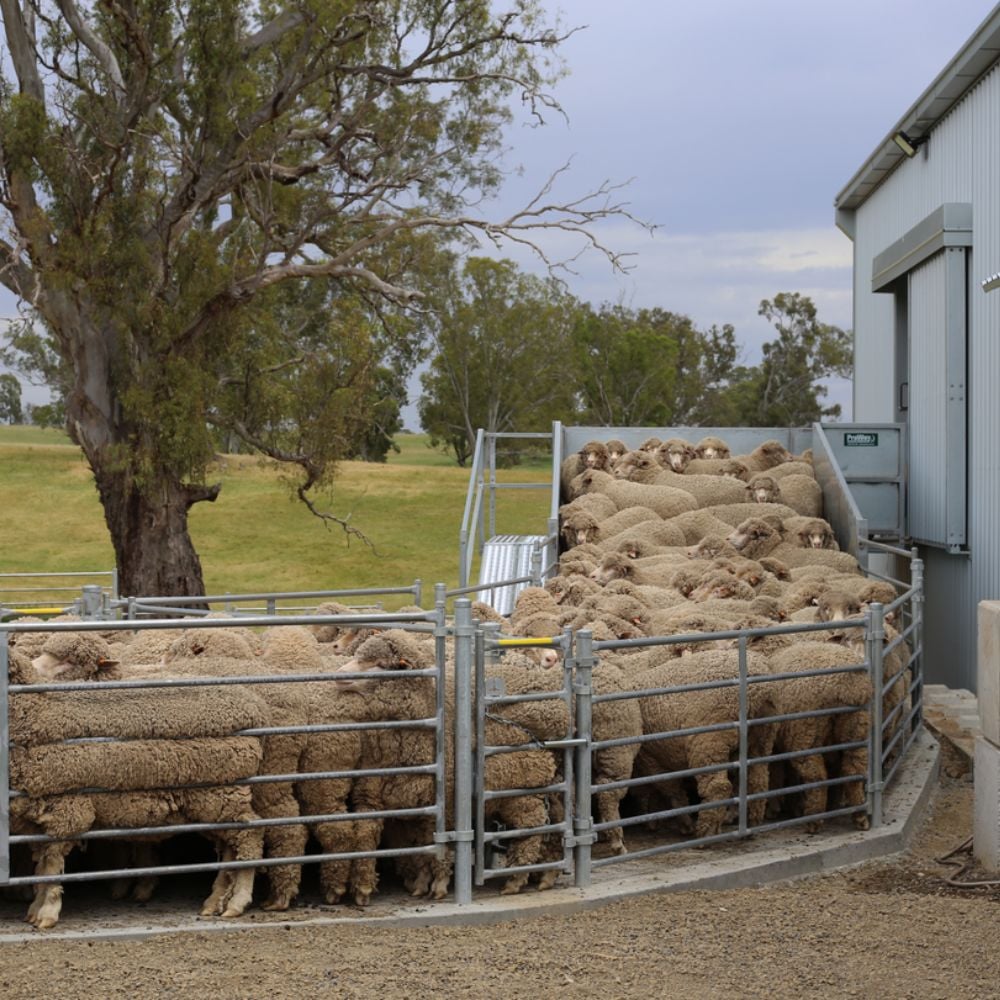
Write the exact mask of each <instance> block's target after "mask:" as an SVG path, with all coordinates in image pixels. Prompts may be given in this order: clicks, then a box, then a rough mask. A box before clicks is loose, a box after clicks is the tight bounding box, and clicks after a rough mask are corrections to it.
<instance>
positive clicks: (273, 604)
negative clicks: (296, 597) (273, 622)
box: [267, 597, 278, 618]
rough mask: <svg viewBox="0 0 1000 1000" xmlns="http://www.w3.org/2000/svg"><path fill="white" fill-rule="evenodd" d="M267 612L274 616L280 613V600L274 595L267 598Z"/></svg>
mask: <svg viewBox="0 0 1000 1000" xmlns="http://www.w3.org/2000/svg"><path fill="white" fill-rule="evenodd" d="M267 613H268V614H269V615H271V617H272V618H273V617H274V615H276V614H277V613H278V602H277V600H275V598H273V597H269V598H268V599H267Z"/></svg>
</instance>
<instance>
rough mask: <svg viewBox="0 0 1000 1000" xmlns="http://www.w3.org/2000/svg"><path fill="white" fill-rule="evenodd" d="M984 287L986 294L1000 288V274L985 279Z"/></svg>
mask: <svg viewBox="0 0 1000 1000" xmlns="http://www.w3.org/2000/svg"><path fill="white" fill-rule="evenodd" d="M982 285H983V291H984V292H992V291H993V290H994V289H996V288H1000V272H998V273H997V274H991V275H990V276H989V277H988V278H984V279H983V282H982Z"/></svg>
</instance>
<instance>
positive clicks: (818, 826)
mask: <svg viewBox="0 0 1000 1000" xmlns="http://www.w3.org/2000/svg"><path fill="white" fill-rule="evenodd" d="M822 829H823V823H822V821H816V822H814V823H806V833H819V832H820V831H821V830H822Z"/></svg>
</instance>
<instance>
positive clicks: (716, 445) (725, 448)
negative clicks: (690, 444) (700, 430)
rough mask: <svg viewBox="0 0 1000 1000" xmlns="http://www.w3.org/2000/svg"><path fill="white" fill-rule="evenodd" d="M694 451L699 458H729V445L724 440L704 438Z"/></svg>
mask: <svg viewBox="0 0 1000 1000" xmlns="http://www.w3.org/2000/svg"><path fill="white" fill-rule="evenodd" d="M694 450H695V453H696V454H697V456H698V457H699V458H729V445H728V444H726V442H725V441H723V440H722V438H717V437H711V436H709V437H703V438H702V439H701V440H700V441H699V442H698V443H697V444H696V445H695V449H694Z"/></svg>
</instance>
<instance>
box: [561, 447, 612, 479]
mask: <svg viewBox="0 0 1000 1000" xmlns="http://www.w3.org/2000/svg"><path fill="white" fill-rule="evenodd" d="M609 468H610V459H609V457H608V449H607V448H606V447H605V445H604V444H603V443H602V442H600V441H588V442H587V443H586V444H585V445H584V446H583V447H582V448H581V449H580V450H579V451H578V452H577V453H576V454H575V455H570V456H568V457H567V458H565V459H563V463H562V469H561V470H560V480H561V482H562V487H563V490H564V491H565V490H566V488H567V487H568V486H569V484H570V482H571V481H572V480H573V479H575V478H576V477H577V476H578V475H580V473H581V472H585V471H586V470H587V469H601V470H602V471H607V470H608V469H609Z"/></svg>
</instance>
